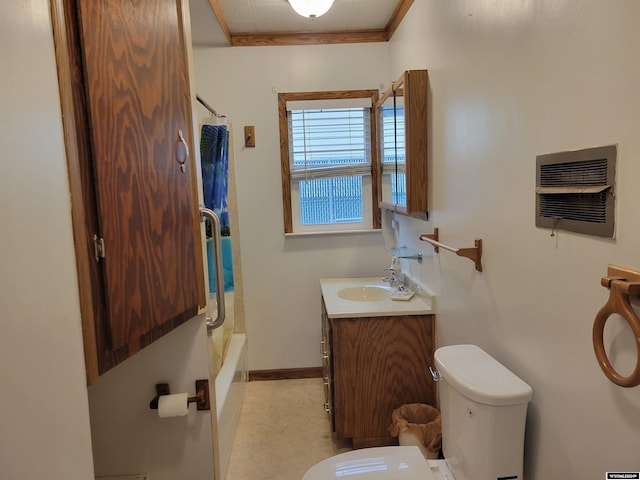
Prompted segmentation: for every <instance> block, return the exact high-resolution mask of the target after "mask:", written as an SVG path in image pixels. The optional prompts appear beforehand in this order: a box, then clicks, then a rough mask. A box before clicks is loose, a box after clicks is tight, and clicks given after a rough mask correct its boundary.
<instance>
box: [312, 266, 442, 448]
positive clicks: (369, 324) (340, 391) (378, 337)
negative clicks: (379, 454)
mask: <svg viewBox="0 0 640 480" xmlns="http://www.w3.org/2000/svg"><path fill="white" fill-rule="evenodd" d="M321 287H322V358H323V376H324V388H325V410H326V411H327V412H328V414H329V417H330V421H331V427H332V430H333V433H334V435H335V438H336V439H338V440H342V439H351V441H352V443H353V447H354V448H363V447H371V446H383V445H390V444H393V443H395V441H396V439H395V438H393V437H391V435H390V434H389V432H388V430H387V429H388V427H389V425H391V412H392V411H393V410H394V409H395V408H397V407H399V406H400V405H403V404H406V403H427V404H430V405H435V403H436V390H435V383H434V381H433V378H432V377H431V374H430V372H429V366H430V365H433V353H434V348H435V315H434V313H435V312H434V308H433V303H432V302H431V301H429V299H425V298H424V297H418V296H415V297H414V298H412V299H411V300H409V301H394V300H391V298H390V297H391V289H389V288H388V287H387V286H385V285H384V284H382V282H381V280H380V279H379V278H360V279H323V280H321Z"/></svg>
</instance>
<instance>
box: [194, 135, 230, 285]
mask: <svg viewBox="0 0 640 480" xmlns="http://www.w3.org/2000/svg"><path fill="white" fill-rule="evenodd" d="M200 156H201V162H202V189H203V194H204V204H205V207H207V208H209V209H211V210H213V211H214V212H216V214H217V215H218V217H219V218H220V230H221V234H222V267H223V272H224V291H225V292H229V291H233V268H232V258H231V237H230V230H229V213H228V211H227V182H228V180H229V129H228V128H227V126H226V125H210V124H206V123H205V124H203V125H202V128H201V132H200ZM207 237H211V234H210V232H209V233H208V234H207ZM207 257H208V262H209V266H210V268H209V290H210V291H211V292H212V293H213V292H215V291H216V281H215V275H214V273H213V272H215V270H214V269H213V268H212V267H213V265H212V264H213V248H212V245H211V240H210V239H209V238H208V239H207Z"/></svg>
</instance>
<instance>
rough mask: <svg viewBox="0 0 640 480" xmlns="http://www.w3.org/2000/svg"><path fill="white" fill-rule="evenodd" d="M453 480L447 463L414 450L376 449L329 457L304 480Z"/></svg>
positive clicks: (309, 472) (413, 448)
mask: <svg viewBox="0 0 640 480" xmlns="http://www.w3.org/2000/svg"><path fill="white" fill-rule="evenodd" d="M331 478H348V479H353V480H376V479H377V480H391V479H393V480H453V477H452V475H451V472H450V471H449V469H448V467H447V464H446V462H445V461H444V460H426V459H425V458H424V455H423V454H422V451H421V450H420V449H419V448H418V447H415V446H410V447H373V448H363V449H361V450H353V451H351V452H346V453H341V454H339V455H335V456H333V457H330V458H327V459H325V460H323V461H321V462H320V463H316V464H315V465H314V466H313V467H311V468H310V469H309V470H307V473H305V474H304V477H302V480H328V479H331Z"/></svg>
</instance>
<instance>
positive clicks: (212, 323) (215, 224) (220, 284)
mask: <svg viewBox="0 0 640 480" xmlns="http://www.w3.org/2000/svg"><path fill="white" fill-rule="evenodd" d="M200 215H202V218H203V220H209V221H210V222H211V234H212V236H213V263H214V268H215V274H216V304H217V307H218V312H217V317H216V318H215V320H214V319H213V318H211V317H207V335H209V336H211V335H212V334H213V331H214V330H215V329H216V328H219V327H220V326H222V324H223V323H224V316H225V305H224V274H223V271H222V243H221V241H220V236H221V234H220V219H219V218H218V215H216V212H214V211H213V210H210V209H208V208H205V207H200Z"/></svg>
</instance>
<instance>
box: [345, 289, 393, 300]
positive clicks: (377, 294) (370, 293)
mask: <svg viewBox="0 0 640 480" xmlns="http://www.w3.org/2000/svg"><path fill="white" fill-rule="evenodd" d="M392 292H393V289H392V288H390V287H382V286H377V285H366V286H359V287H345V288H341V289H340V290H338V292H337V294H338V297H340V298H342V299H343V300H352V301H354V302H377V301H379V300H384V299H385V298H390V297H391V293H392Z"/></svg>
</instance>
